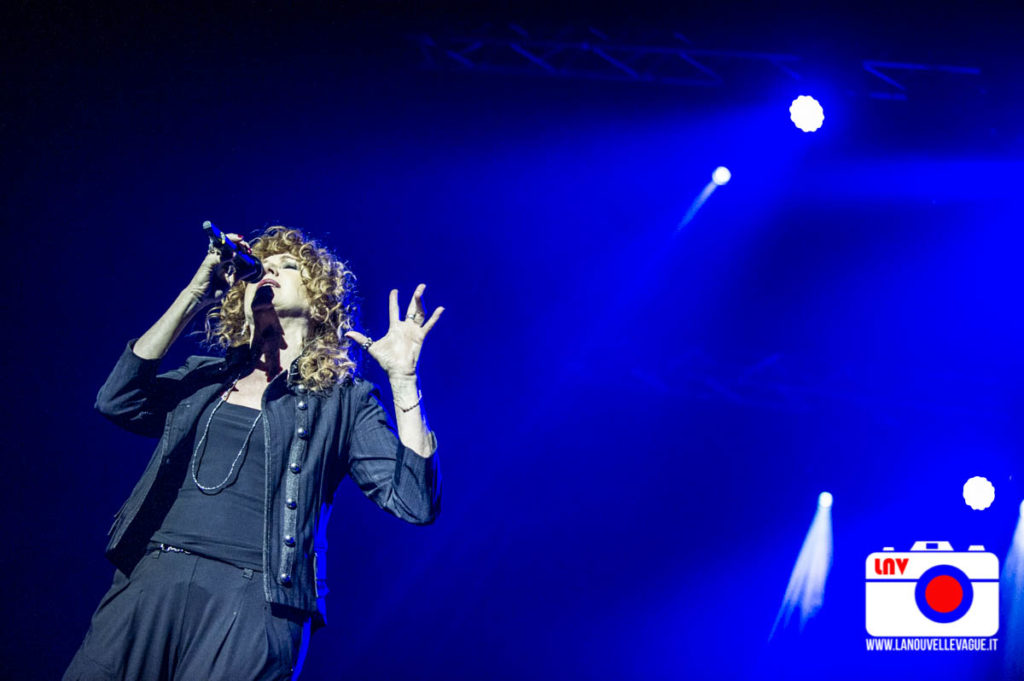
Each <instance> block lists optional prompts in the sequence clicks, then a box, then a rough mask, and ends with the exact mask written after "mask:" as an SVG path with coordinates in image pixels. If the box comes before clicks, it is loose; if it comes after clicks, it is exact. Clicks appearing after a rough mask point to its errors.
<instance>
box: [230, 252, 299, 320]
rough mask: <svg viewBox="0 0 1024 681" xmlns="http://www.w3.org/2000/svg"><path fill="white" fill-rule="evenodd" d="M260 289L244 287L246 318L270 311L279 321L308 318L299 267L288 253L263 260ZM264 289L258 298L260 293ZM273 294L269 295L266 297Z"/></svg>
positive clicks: (256, 286)
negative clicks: (271, 309)
mask: <svg viewBox="0 0 1024 681" xmlns="http://www.w3.org/2000/svg"><path fill="white" fill-rule="evenodd" d="M262 281H265V282H267V283H264V284H263V286H258V285H257V284H251V283H246V285H245V316H246V318H247V319H248V320H249V321H252V315H253V312H259V311H260V310H261V309H263V310H266V308H268V307H273V309H274V311H275V312H276V313H277V316H278V317H306V318H308V317H309V296H308V295H307V294H306V287H305V285H304V284H303V280H302V270H301V263H300V262H299V260H298V259H297V258H295V257H294V256H292V255H289V254H287V253H279V254H277V255H271V256H267V257H266V258H264V259H263V280H262ZM264 287H267V289H268V290H266V291H263V292H261V293H260V295H259V296H257V291H259V289H261V288H264ZM269 294H272V295H269Z"/></svg>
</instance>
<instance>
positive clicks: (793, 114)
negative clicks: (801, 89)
mask: <svg viewBox="0 0 1024 681" xmlns="http://www.w3.org/2000/svg"><path fill="white" fill-rule="evenodd" d="M789 117H790V119H791V120H792V121H793V124H794V125H795V126H796V127H798V128H800V129H801V130H803V131H804V132H814V131H815V130H817V129H818V128H820V127H821V124H822V122H824V120H825V111H824V109H822V108H821V104H818V100H816V99H815V98H814V97H809V96H807V95H800V96H799V97H797V98H796V99H794V100H793V103H792V104H790V105H789Z"/></svg>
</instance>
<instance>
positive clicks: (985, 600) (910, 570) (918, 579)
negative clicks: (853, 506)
mask: <svg viewBox="0 0 1024 681" xmlns="http://www.w3.org/2000/svg"><path fill="white" fill-rule="evenodd" d="M865 579H866V596H867V602H866V607H865V611H866V625H867V630H868V633H869V634H870V635H872V636H978V637H991V636H994V635H995V633H996V632H997V631H998V630H999V559H998V558H997V557H996V556H995V554H993V553H986V552H985V547H984V546H975V545H972V546H971V547H969V548H968V549H967V551H954V550H953V547H952V545H951V544H950V543H949V542H945V541H919V542H914V545H913V546H912V547H911V549H910V551H908V552H906V553H897V552H896V551H894V550H893V548H892V547H891V546H886V547H885V548H884V549H882V551H881V552H880V553H872V554H871V555H870V556H868V561H867V567H866V571H865Z"/></svg>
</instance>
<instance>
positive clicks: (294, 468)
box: [288, 461, 302, 473]
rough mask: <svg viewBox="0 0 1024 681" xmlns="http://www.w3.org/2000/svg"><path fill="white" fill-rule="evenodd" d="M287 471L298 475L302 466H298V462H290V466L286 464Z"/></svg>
mask: <svg viewBox="0 0 1024 681" xmlns="http://www.w3.org/2000/svg"><path fill="white" fill-rule="evenodd" d="M288 470H290V471H291V472H292V473H298V472H299V471H301V470H302V466H300V465H299V462H298V461H292V462H291V463H290V464H288Z"/></svg>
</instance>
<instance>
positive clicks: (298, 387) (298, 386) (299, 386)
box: [295, 383, 308, 395]
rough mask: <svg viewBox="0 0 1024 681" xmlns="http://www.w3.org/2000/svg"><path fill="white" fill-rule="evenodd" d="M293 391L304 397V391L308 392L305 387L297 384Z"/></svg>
mask: <svg viewBox="0 0 1024 681" xmlns="http://www.w3.org/2000/svg"><path fill="white" fill-rule="evenodd" d="M295 390H296V392H298V393H300V394H302V395H305V394H306V391H307V390H308V388H307V387H306V386H304V385H303V384H301V383H299V384H298V385H296V386H295Z"/></svg>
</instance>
